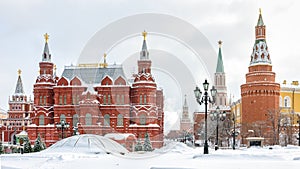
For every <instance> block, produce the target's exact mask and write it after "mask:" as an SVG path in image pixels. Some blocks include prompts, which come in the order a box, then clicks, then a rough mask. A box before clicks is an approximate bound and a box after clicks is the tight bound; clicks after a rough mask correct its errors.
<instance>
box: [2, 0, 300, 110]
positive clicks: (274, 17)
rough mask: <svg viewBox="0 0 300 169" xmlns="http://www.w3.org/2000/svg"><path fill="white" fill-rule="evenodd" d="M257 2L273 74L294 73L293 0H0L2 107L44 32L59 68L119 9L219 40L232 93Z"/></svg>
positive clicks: (33, 69) (243, 66) (244, 63)
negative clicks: (164, 18) (183, 24)
mask: <svg viewBox="0 0 300 169" xmlns="http://www.w3.org/2000/svg"><path fill="white" fill-rule="evenodd" d="M259 8H262V15H263V20H264V23H265V24H266V30H267V44H268V47H269V52H270V56H271V59H272V64H273V70H274V71H275V72H276V73H277V77H276V81H277V82H280V83H281V82H282V81H283V80H284V79H286V80H287V81H288V82H291V81H292V80H300V74H299V71H298V68H297V66H299V63H300V62H299V59H298V58H299V55H300V50H298V49H299V48H298V47H299V39H300V31H299V29H300V23H299V22H300V21H299V18H298V16H300V11H299V9H300V3H299V1H296V0H285V1H282V0H281V1H280V0H272V1H267V0H214V1H212V0H187V1H182V0H177V1H175V0H169V1H163V2H162V1H142V0H113V1H112V0H97V1H96V0H64V1H62V0H48V1H46V0H27V1H19V0H7V1H5V0H0V58H1V62H0V63H1V66H0V72H1V73H0V79H1V83H0V86H1V87H0V107H1V108H3V109H7V106H8V96H10V95H12V94H13V92H14V90H15V85H16V81H17V70H18V69H19V68H20V69H22V71H23V72H22V79H23V85H24V89H25V92H26V94H28V95H32V90H33V84H34V82H35V79H36V76H37V75H38V73H37V72H38V63H39V62H40V61H41V55H42V50H43V46H44V39H43V34H44V33H46V32H47V33H48V34H50V40H49V47H50V51H51V53H52V61H53V62H54V63H55V64H56V65H57V68H58V70H57V71H58V72H57V73H58V75H61V73H62V70H63V67H64V65H70V64H72V63H73V64H76V63H77V59H78V57H79V55H80V53H81V51H82V49H83V48H84V46H85V44H86V43H87V42H88V40H89V39H90V38H91V37H92V36H93V35H94V34H95V33H96V32H97V31H99V30H100V29H101V28H103V27H105V26H106V25H108V24H110V23H112V22H114V21H116V20H119V19H121V18H123V17H126V16H131V15H135V14H142V13H160V14H168V15H171V16H174V17H178V18H180V19H183V20H185V21H187V22H189V23H190V24H192V25H193V26H195V27H196V28H197V29H199V30H200V31H201V32H202V33H203V34H204V35H205V36H206V37H207V39H208V41H209V42H210V43H211V45H212V46H213V47H214V49H215V51H217V48H218V45H217V41H218V40H222V41H223V48H222V50H223V60H224V67H225V71H226V76H227V86H228V92H229V93H232V95H234V97H235V99H238V98H240V85H241V84H242V83H244V82H245V74H246V72H247V69H248V65H249V61H250V55H251V52H252V47H253V44H254V40H255V36H254V27H255V25H256V23H257V19H258V14H259V12H258V11H259ZM136 24H139V23H136ZM140 43H141V42H140V41H138V42H137V45H139V46H140ZM189 101H190V102H194V100H191V99H190V100H189ZM191 111H194V110H191Z"/></svg>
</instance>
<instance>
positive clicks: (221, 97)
mask: <svg viewBox="0 0 300 169" xmlns="http://www.w3.org/2000/svg"><path fill="white" fill-rule="evenodd" d="M222 43H223V42H222V41H221V40H219V41H218V44H219V53H218V62H217V68H216V73H215V85H214V86H215V87H216V89H217V91H218V93H217V95H216V106H219V107H220V108H221V109H222V108H223V107H224V106H226V105H227V104H228V102H227V87H226V76H225V72H224V65H223V58H222V57H223V56H222V50H221V47H222Z"/></svg>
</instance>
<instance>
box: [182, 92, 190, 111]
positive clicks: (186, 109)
mask: <svg viewBox="0 0 300 169" xmlns="http://www.w3.org/2000/svg"><path fill="white" fill-rule="evenodd" d="M182 109H183V112H188V111H189V106H188V104H187V101H186V95H184V103H183V107H182Z"/></svg>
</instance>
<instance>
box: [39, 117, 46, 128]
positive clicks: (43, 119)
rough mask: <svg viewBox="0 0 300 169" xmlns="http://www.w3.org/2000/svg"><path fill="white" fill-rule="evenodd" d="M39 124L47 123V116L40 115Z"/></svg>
mask: <svg viewBox="0 0 300 169" xmlns="http://www.w3.org/2000/svg"><path fill="white" fill-rule="evenodd" d="M39 125H40V126H41V125H45V116H44V115H40V116H39Z"/></svg>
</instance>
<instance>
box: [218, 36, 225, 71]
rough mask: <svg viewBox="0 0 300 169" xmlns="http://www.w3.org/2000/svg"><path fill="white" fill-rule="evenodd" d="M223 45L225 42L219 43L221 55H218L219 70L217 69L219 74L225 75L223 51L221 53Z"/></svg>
mask: <svg viewBox="0 0 300 169" xmlns="http://www.w3.org/2000/svg"><path fill="white" fill-rule="evenodd" d="M222 43H223V42H222V41H221V40H219V41H218V44H219V54H218V62H217V69H216V72H217V73H224V65H223V58H222V51H221V46H222Z"/></svg>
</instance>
